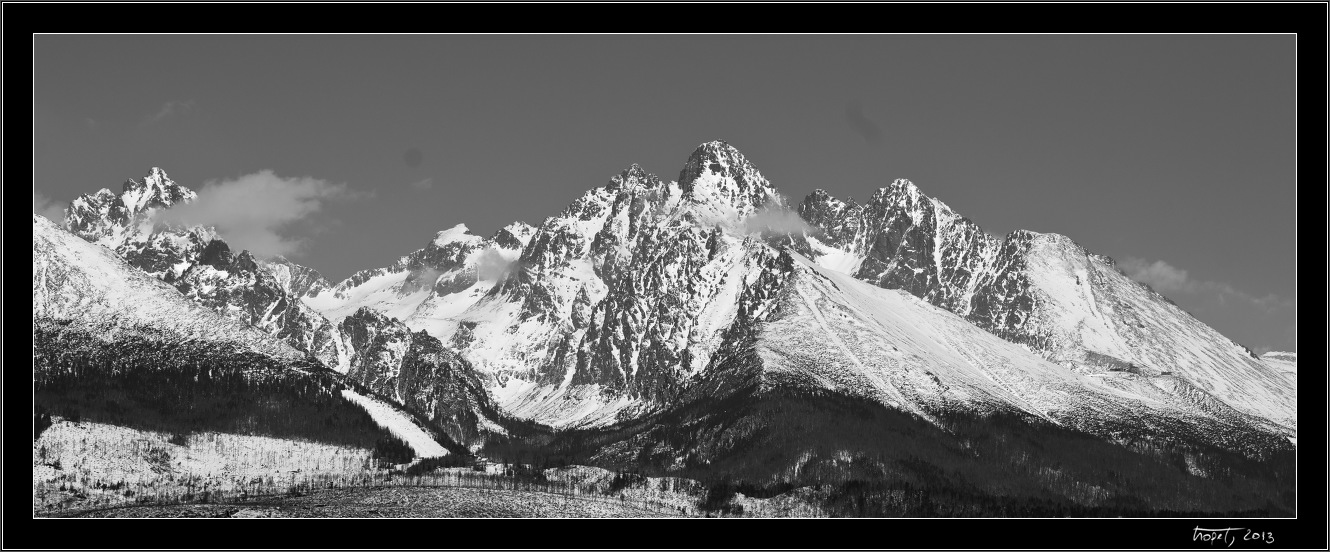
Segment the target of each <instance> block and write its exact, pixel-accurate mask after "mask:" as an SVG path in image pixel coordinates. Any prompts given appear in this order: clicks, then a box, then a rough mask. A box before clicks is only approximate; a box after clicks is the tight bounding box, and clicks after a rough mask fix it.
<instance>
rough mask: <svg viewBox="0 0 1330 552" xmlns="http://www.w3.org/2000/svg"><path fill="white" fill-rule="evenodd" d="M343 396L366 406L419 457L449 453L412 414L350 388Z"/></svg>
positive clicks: (380, 423)
mask: <svg viewBox="0 0 1330 552" xmlns="http://www.w3.org/2000/svg"><path fill="white" fill-rule="evenodd" d="M342 396H343V397H346V399H347V400H349V401H351V402H353V403H356V404H357V405H359V406H360V407H361V408H364V409H365V412H368V413H369V415H370V416H371V417H373V418H374V421H375V423H378V424H379V426H380V427H383V428H384V429H387V430H388V431H389V432H391V433H392V434H393V435H394V436H396V437H397V438H398V439H401V440H403V441H406V444H408V445H410V446H411V449H412V450H414V451H416V457H417V458H437V457H440V456H447V455H448V449H446V448H443V445H440V444H439V443H437V442H435V441H434V439H432V438H430V436H429V434H427V433H425V430H423V429H420V426H417V425H416V424H415V422H414V421H412V420H411V415H410V414H407V413H405V412H402V411H401V409H399V408H397V407H395V406H393V405H390V404H387V403H385V402H383V401H380V400H376V399H373V398H371V397H366V396H364V395H361V394H359V393H356V392H355V391H352V390H350V389H343V390H342Z"/></svg>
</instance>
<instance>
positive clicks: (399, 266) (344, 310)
mask: <svg viewBox="0 0 1330 552" xmlns="http://www.w3.org/2000/svg"><path fill="white" fill-rule="evenodd" d="M531 232H532V228H531V227H530V226H529V225H527V224H525V223H522V222H515V223H513V224H510V225H508V226H506V227H504V228H502V229H500V230H499V231H498V232H496V233H495V235H494V236H491V237H489V238H482V237H480V236H477V235H475V234H472V233H471V231H470V230H469V229H468V228H467V227H466V225H464V224H458V225H456V226H454V227H452V228H449V229H447V230H443V231H440V232H438V233H437V234H436V235H435V237H434V239H432V240H431V241H430V242H429V243H428V244H426V246H425V247H424V248H423V249H420V250H417V251H415V252H413V253H411V254H409V255H406V256H404V257H402V258H401V259H399V260H398V261H397V262H395V263H393V264H392V265H390V266H387V267H384V268H379V269H374V270H363V271H360V272H358V273H356V274H354V275H352V276H351V277H350V278H347V279H346V280H343V281H342V282H339V283H338V284H336V285H335V286H331V287H324V288H318V289H312V290H311V291H310V292H309V293H308V294H307V295H306V296H305V297H304V298H303V301H304V302H305V304H306V305H308V306H309V307H311V308H313V309H314V310H316V311H318V312H319V313H321V314H323V315H324V316H325V317H326V318H328V320H330V321H332V322H333V323H337V322H340V321H341V320H342V319H343V318H345V317H347V316H350V315H351V314H352V313H355V312H356V311H358V310H360V309H361V308H362V307H369V308H371V309H374V310H376V311H378V312H381V313H383V314H385V315H387V316H390V317H393V318H397V319H399V320H405V321H408V322H409V323H410V325H411V326H412V327H413V328H415V329H435V328H437V327H439V326H441V325H442V326H445V327H446V326H448V324H449V322H450V321H451V320H452V318H453V317H454V316H456V315H457V314H458V313H460V312H461V311H463V310H465V309H466V308H467V307H469V306H471V305H472V304H474V303H475V302H476V301H477V300H479V298H480V297H481V296H482V295H484V293H485V292H487V291H489V289H490V288H492V287H493V286H494V285H495V283H497V281H498V280H499V278H500V277H502V276H503V274H504V271H505V270H506V268H507V266H508V265H511V264H512V262H513V261H515V260H516V259H517V257H518V256H519V255H520V254H521V249H522V247H523V246H524V245H525V244H526V241H527V240H529V239H530V237H531ZM431 333H434V334H435V335H439V334H442V333H444V332H441V331H440V332H438V333H435V332H431Z"/></svg>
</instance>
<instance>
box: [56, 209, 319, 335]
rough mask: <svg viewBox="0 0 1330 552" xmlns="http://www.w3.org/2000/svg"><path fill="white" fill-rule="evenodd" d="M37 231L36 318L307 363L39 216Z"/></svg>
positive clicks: (242, 325)
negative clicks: (147, 330) (104, 325)
mask: <svg viewBox="0 0 1330 552" xmlns="http://www.w3.org/2000/svg"><path fill="white" fill-rule="evenodd" d="M32 231H33V235H32V240H33V241H32V249H33V251H32V252H33V264H32V286H33V291H32V302H33V316H34V317H38V316H41V317H50V318H54V319H72V320H78V321H111V320H114V321H115V323H114V324H115V328H116V329H118V330H124V329H131V328H133V327H135V326H146V327H151V328H154V329H158V330H165V331H167V332H169V333H171V334H174V335H177V336H179V337H180V338H181V339H191V338H192V339H207V340H210V341H221V342H230V343H235V344H240V345H244V346H245V347H247V348H249V349H251V350H254V351H256V352H260V353H263V354H265V355H269V356H272V357H274V358H277V359H298V358H303V357H304V355H303V354H301V353H299V352H298V351H296V350H295V349H294V348H292V347H291V346H290V345H289V344H287V343H286V342H284V341H281V340H278V339H276V338H274V337H272V336H270V335H268V334H266V333H263V332H262V331H260V330H258V329H256V328H253V327H251V326H248V325H245V324H240V323H237V322H235V321H233V320H229V319H227V318H225V317H223V316H222V315H219V314H217V313H215V312H213V311H211V310H209V309H207V308H204V307H202V306H200V305H198V304H196V303H194V302H193V301H190V300H189V299H187V298H185V297H184V296H182V295H181V294H180V292H179V291H178V290H176V289H175V288H174V287H171V286H170V285H168V284H166V283H164V282H162V281H160V280H157V279H156V278H153V277H151V276H148V275H147V274H146V273H144V272H142V271H140V270H138V269H136V268H134V267H132V266H129V265H127V264H125V262H124V261H123V260H122V259H120V258H119V257H117V256H116V255H115V253H113V252H111V251H110V250H108V249H106V248H104V247H102V246H99V245H96V244H93V243H89V242H86V241H84V240H83V239H82V238H79V237H78V236H75V235H73V234H70V233H68V232H66V231H64V230H62V229H60V228H58V227H56V226H55V224H54V223H52V222H50V221H48V220H46V219H45V218H43V217H40V216H36V215H34V217H33V228H32ZM113 331H114V330H113Z"/></svg>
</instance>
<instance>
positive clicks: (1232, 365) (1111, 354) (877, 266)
mask: <svg viewBox="0 0 1330 552" xmlns="http://www.w3.org/2000/svg"><path fill="white" fill-rule="evenodd" d="M799 210H800V214H801V215H802V216H803V218H804V219H805V220H806V221H808V222H809V223H810V224H811V225H813V226H814V228H815V229H814V231H813V232H810V233H808V235H807V236H806V243H805V244H802V245H801V251H803V252H806V253H807V255H808V256H809V257H811V258H813V259H815V260H816V261H817V263H818V264H819V265H820V266H822V267H825V268H828V269H831V270H837V271H841V272H843V273H845V274H849V275H852V276H854V277H856V278H858V279H860V280H863V281H865V282H869V283H872V284H874V285H877V286H880V287H884V288H890V289H901V290H904V291H907V292H909V293H911V294H913V295H915V296H917V297H920V298H922V299H924V300H926V301H928V302H929V303H932V304H934V305H937V306H940V307H943V308H945V309H947V310H950V311H952V312H954V313H956V314H958V315H961V316H964V317H966V318H967V319H968V320H969V321H971V322H973V323H974V324H976V325H978V326H979V327H980V328H983V329H984V330H987V331H989V332H991V333H993V334H995V335H997V336H999V337H1002V338H1004V339H1007V340H1009V341H1012V342H1014V343H1018V344H1021V345H1024V346H1026V347H1028V348H1029V349H1030V350H1033V351H1035V352H1036V353H1038V354H1040V355H1041V356H1043V357H1044V358H1046V359H1048V360H1051V361H1053V362H1055V363H1057V364H1060V365H1062V366H1064V367H1066V368H1068V369H1071V370H1073V371H1075V372H1077V373H1080V374H1084V375H1093V376H1095V377H1100V378H1104V381H1106V382H1110V383H1112V384H1114V385H1121V386H1124V387H1131V388H1135V387H1136V385H1135V384H1134V383H1128V382H1125V381H1124V380H1123V379H1122V378H1119V377H1117V376H1118V375H1120V374H1121V373H1131V374H1138V375H1143V376H1146V377H1150V376H1160V375H1169V376H1174V377H1176V378H1177V380H1178V381H1179V384H1178V386H1177V387H1176V389H1174V390H1173V391H1169V392H1170V393H1173V395H1174V399H1179V400H1193V401H1197V402H1198V406H1199V405H1200V404H1207V405H1211V406H1213V405H1212V404H1211V403H1213V402H1214V401H1221V402H1222V403H1223V404H1224V405H1227V406H1229V407H1232V408H1235V409H1237V410H1240V411H1242V412H1244V413H1247V414H1250V415H1253V416H1260V417H1263V418H1266V419H1269V420H1271V421H1273V422H1274V423H1277V424H1280V425H1282V426H1285V427H1287V428H1296V426H1297V414H1296V403H1297V392H1296V388H1294V387H1293V386H1292V385H1291V384H1290V383H1289V382H1288V381H1287V380H1286V379H1285V378H1284V377H1283V376H1281V375H1279V373H1278V371H1276V370H1271V369H1270V368H1269V367H1268V365H1267V364H1265V363H1262V362H1261V361H1259V360H1258V359H1256V358H1253V357H1252V356H1251V355H1250V354H1249V353H1248V352H1247V351H1246V350H1245V349H1244V348H1242V347H1241V346H1240V345H1238V344H1237V343H1234V342H1233V341H1232V340H1230V339H1228V338H1225V337H1224V336H1222V335H1220V334H1219V333H1218V332H1217V331H1215V330H1214V329H1212V328H1210V327H1209V326H1206V325H1205V324H1204V323H1202V322H1200V321H1199V320H1196V319H1195V318H1194V317H1192V316H1191V315H1190V314H1188V313H1186V312H1185V311H1183V310H1182V309H1180V308H1178V307H1177V306H1176V305H1173V304H1172V303H1171V302H1170V301H1168V300H1167V299H1166V298H1164V297H1163V296H1161V295H1159V294H1157V293H1154V292H1152V291H1150V290H1149V289H1148V288H1146V287H1145V286H1143V285H1141V284H1139V283H1137V282H1134V281H1132V280H1131V279H1130V278H1128V277H1126V276H1125V275H1124V274H1122V273H1121V272H1120V271H1118V269H1117V268H1116V266H1115V265H1114V263H1113V261H1112V259H1109V258H1108V257H1104V256H1102V255H1096V254H1094V253H1091V252H1089V251H1087V250H1085V249H1084V248H1083V247H1081V246H1080V245H1078V244H1076V243H1075V242H1073V241H1072V240H1071V239H1069V238H1067V237H1065V236H1061V235H1057V234H1041V233H1036V232H1030V231H1026V230H1018V231H1015V232H1012V233H1011V234H1009V235H1007V236H1006V237H1005V238H1004V239H1001V240H998V239H996V238H992V237H990V236H988V235H987V234H985V233H984V232H983V231H982V230H981V229H979V227H978V226H977V225H976V224H974V223H973V222H971V221H969V220H968V219H965V218H964V217H961V216H959V215H957V214H956V213H955V212H954V211H952V210H951V209H950V208H949V207H947V206H946V205H945V204H943V203H942V202H940V201H938V200H936V199H934V198H930V197H928V196H926V195H924V194H922V193H921V192H920V191H919V190H918V188H917V187H916V186H915V185H914V184H913V183H910V182H909V181H905V180H897V181H895V182H893V183H892V185H891V186H889V187H886V188H882V189H879V190H878V191H877V192H875V193H874V194H873V196H872V198H871V199H870V201H869V202H868V203H866V204H864V205H859V204H857V203H855V202H853V200H847V201H841V200H838V199H836V198H833V197H831V196H830V195H828V194H826V193H825V192H822V191H820V190H819V191H816V192H814V193H813V194H811V195H809V196H808V198H806V199H805V200H804V202H803V203H802V204H801V205H800V207H799ZM1136 391H1139V390H1138V389H1137V390H1136ZM1133 392H1135V391H1133ZM1197 392H1199V394H1198V393H1197Z"/></svg>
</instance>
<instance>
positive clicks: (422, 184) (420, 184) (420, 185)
mask: <svg viewBox="0 0 1330 552" xmlns="http://www.w3.org/2000/svg"><path fill="white" fill-rule="evenodd" d="M407 186H410V187H412V188H415V189H417V190H428V189H430V188H433V187H434V179H433V178H426V179H423V180H417V181H415V182H412V183H410V184H407Z"/></svg>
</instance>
